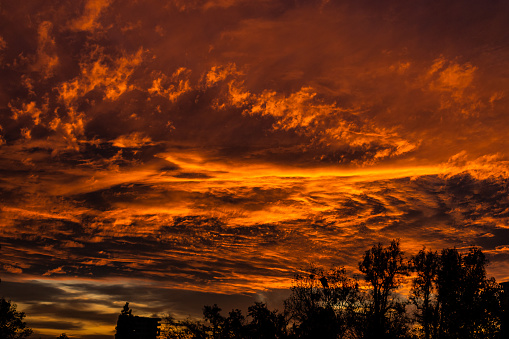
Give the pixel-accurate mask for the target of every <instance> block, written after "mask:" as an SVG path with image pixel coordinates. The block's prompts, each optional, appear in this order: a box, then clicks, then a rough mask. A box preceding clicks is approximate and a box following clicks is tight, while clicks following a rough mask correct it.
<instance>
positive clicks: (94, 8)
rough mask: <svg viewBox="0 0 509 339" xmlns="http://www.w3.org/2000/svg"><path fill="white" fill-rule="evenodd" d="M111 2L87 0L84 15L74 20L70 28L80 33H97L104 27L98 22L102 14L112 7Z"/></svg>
mask: <svg viewBox="0 0 509 339" xmlns="http://www.w3.org/2000/svg"><path fill="white" fill-rule="evenodd" d="M110 2H111V1H110V0H87V2H86V4H85V8H84V11H83V15H82V16H81V17H80V18H77V19H75V20H72V21H71V22H70V23H69V28H71V29H73V30H80V31H95V30H98V29H100V28H101V27H102V26H101V24H100V23H99V22H98V19H99V17H100V15H101V12H102V11H103V10H104V9H105V8H106V7H108V6H109V5H110Z"/></svg>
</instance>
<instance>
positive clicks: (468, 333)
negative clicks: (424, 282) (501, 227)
mask: <svg viewBox="0 0 509 339" xmlns="http://www.w3.org/2000/svg"><path fill="white" fill-rule="evenodd" d="M487 263H488V260H487V259H486V256H485V255H484V254H483V253H482V251H481V250H480V249H479V248H475V247H473V248H471V249H470V250H469V252H468V253H467V254H464V255H462V254H461V253H459V252H458V251H457V250H456V249H445V250H443V251H442V253H441V255H440V267H439V270H438V272H437V291H438V296H437V301H438V307H439V312H440V314H439V329H438V336H437V337H438V338H440V339H442V338H443V339H448V338H466V339H470V338H472V339H474V338H475V339H477V338H485V339H488V338H497V336H498V333H499V332H500V298H499V294H500V286H499V285H498V284H497V283H496V282H495V280H494V279H493V278H491V279H488V278H487V276H486V265H487Z"/></svg>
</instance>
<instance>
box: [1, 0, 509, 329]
mask: <svg viewBox="0 0 509 339" xmlns="http://www.w3.org/2000/svg"><path fill="white" fill-rule="evenodd" d="M508 132H509V2H508V1H505V0H499V1H497V0H492V1H473V0H451V1H438V0H437V1H435V0H431V1H430V0H415V1H405V0H387V1H375V0H356V1H353V0H351V1H350V0H323V1H319V0H316V1H313V0H309V1H304V0H189V1H186V0H143V1H141V0H140V1H136V0H130V1H114V0H87V1H77V0H53V1H47V0H24V1H20V0H6V1H2V2H0V171H1V176H0V201H1V203H0V244H1V246H2V247H1V250H0V251H1V252H0V253H1V257H0V262H1V266H0V267H1V268H0V278H1V280H2V281H1V283H0V296H4V297H6V298H7V299H12V301H13V302H15V303H16V304H17V305H18V308H19V309H21V310H23V311H25V312H26V313H27V322H28V325H29V326H30V327H32V328H33V329H34V330H35V334H36V337H37V338H38V337H39V336H41V337H43V338H44V337H47V336H50V337H51V336H52V337H53V338H54V337H55V336H56V335H58V334H60V333H62V332H66V333H67V334H68V335H70V336H71V335H72V336H74V337H80V338H89V339H92V338H96V339H99V338H111V337H112V335H113V333H114V327H115V323H116V318H117V316H118V314H119V313H120V310H121V309H122V306H123V305H124V303H125V302H126V301H129V302H130V303H131V304H130V305H131V307H132V308H133V313H135V314H136V315H145V316H150V315H153V314H157V315H162V314H164V313H172V314H173V315H175V316H177V317H187V316H188V315H191V316H199V315H200V314H201V310H202V307H203V305H205V304H209V305H210V304H213V303H217V304H219V306H220V307H222V308H223V310H224V311H230V310H231V309H232V308H233V307H239V308H242V307H245V306H247V305H249V304H251V303H253V302H254V301H267V302H268V303H269V307H271V308H272V307H276V306H278V307H279V305H281V300H282V299H284V298H285V297H286V296H287V295H288V294H287V293H288V292H287V290H286V289H287V288H288V287H289V286H290V285H291V279H292V276H293V275H294V274H295V273H296V272H298V271H299V270H301V269H305V268H306V267H307V265H309V264H311V263H314V264H320V265H331V264H336V265H344V266H345V267H346V268H347V270H348V271H349V272H352V273H356V272H358V271H357V263H358V261H359V260H360V258H361V255H362V254H363V252H364V251H365V250H366V249H368V248H369V247H370V246H372V245H373V244H376V243H377V242H382V243H384V244H388V243H389V241H390V240H391V239H395V238H399V239H400V241H401V245H402V248H403V249H404V251H405V252H406V253H407V255H411V254H412V253H415V252H416V251H417V250H419V249H421V248H422V247H423V246H426V247H427V248H431V249H437V250H439V249H442V248H445V247H453V246H456V247H457V248H458V249H464V248H467V247H469V246H471V245H477V246H481V247H482V249H483V251H484V252H485V253H486V254H487V255H488V257H489V259H490V266H489V267H488V272H489V274H490V275H491V276H494V277H495V278H496V279H497V281H507V280H509V192H508V191H509V188H508V183H509V138H508Z"/></svg>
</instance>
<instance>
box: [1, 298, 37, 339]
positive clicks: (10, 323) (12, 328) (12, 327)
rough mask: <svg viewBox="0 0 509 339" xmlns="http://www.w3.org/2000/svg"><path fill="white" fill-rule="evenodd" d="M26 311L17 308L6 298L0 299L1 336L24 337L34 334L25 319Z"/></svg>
mask: <svg viewBox="0 0 509 339" xmlns="http://www.w3.org/2000/svg"><path fill="white" fill-rule="evenodd" d="M24 318H25V313H24V312H19V311H17V310H16V305H15V304H11V301H10V300H9V301H7V300H5V299H4V298H1V299H0V338H2V339H23V338H26V337H29V336H30V335H31V334H32V330H31V329H30V328H28V327H27V324H26V323H25V322H24V321H23V319H24Z"/></svg>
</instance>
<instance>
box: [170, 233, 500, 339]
mask: <svg viewBox="0 0 509 339" xmlns="http://www.w3.org/2000/svg"><path fill="white" fill-rule="evenodd" d="M486 265H487V259H486V257H485V255H484V254H483V253H482V251H481V250H480V249H478V248H471V249H470V250H469V251H468V252H467V253H460V252H459V251H458V250H456V249H444V250H442V251H441V252H440V253H438V252H434V251H427V250H425V249H423V250H421V251H419V253H417V254H416V255H415V256H413V257H411V258H409V259H405V257H404V254H403V252H402V251H401V249H400V246H399V243H398V242H397V241H393V242H392V243H391V244H390V245H389V246H388V247H383V246H382V245H381V244H378V245H376V246H373V247H372V248H371V249H369V250H367V251H366V252H365V254H364V257H363V258H362V260H361V261H360V262H359V269H360V271H361V272H362V275H363V276H362V278H361V279H360V280H357V279H356V278H353V277H352V276H351V275H349V274H348V273H347V272H346V271H345V269H344V268H341V267H337V268H331V269H322V268H316V267H315V268H311V269H309V272H308V273H306V274H303V275H302V274H301V275H297V276H296V277H295V279H294V284H293V287H292V288H291V295H290V297H289V298H288V299H287V300H285V304H284V310H283V311H281V312H279V311H277V310H269V309H268V308H267V305H266V304H265V303H258V302H257V303H254V304H253V305H252V306H250V307H249V308H248V311H247V314H246V315H244V314H242V312H241V311H240V310H238V309H234V310H232V311H231V312H229V313H228V314H227V315H223V314H221V309H220V308H219V307H218V306H217V305H213V306H205V307H204V309H203V320H201V321H195V320H190V319H188V320H183V321H178V320H176V319H174V318H172V317H171V316H169V317H167V318H165V319H164V320H165V323H164V324H163V329H162V337H163V338H196V339H199V338H213V339H223V338H225V339H226V338H229V339H230V338H253V339H255V338H258V339H259V338H271V339H272V338H323V339H327V338H352V339H354V338H355V339H357V338H358V339H389V338H391V339H392V338H394V339H396V338H424V339H431V338H433V339H469V338H472V339H474V338H475V339H477V338H479V339H480V338H500V339H501V338H509V336H508V333H507V328H506V327H507V325H508V324H507V313H506V312H507V310H506V309H507V294H505V295H504V291H503V289H502V287H501V285H499V284H497V283H496V281H495V279H494V278H488V277H487V276H486ZM404 283H410V285H409V287H410V289H409V290H408V292H407V295H406V296H404V295H402V294H400V293H396V292H397V290H398V288H400V287H401V286H402V285H403V284H404ZM405 285H408V284H405ZM504 310H505V311H504Z"/></svg>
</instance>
